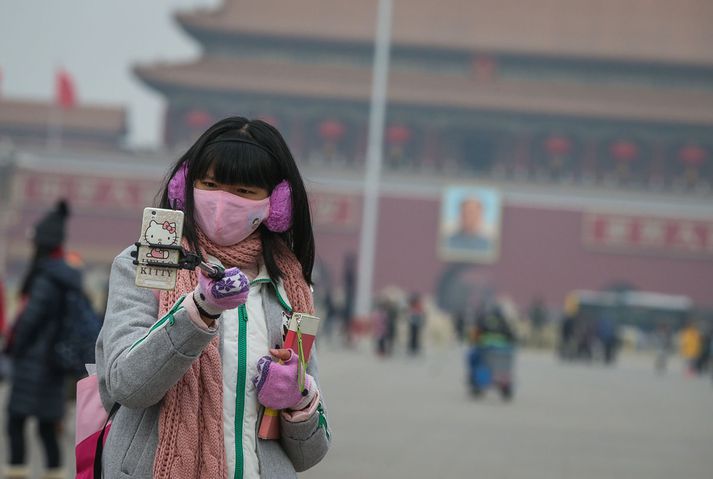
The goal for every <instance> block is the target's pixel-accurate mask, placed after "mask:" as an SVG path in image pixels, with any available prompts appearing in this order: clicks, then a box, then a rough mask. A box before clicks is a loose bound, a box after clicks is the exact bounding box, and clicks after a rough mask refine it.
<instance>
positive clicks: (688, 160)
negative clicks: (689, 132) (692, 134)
mask: <svg viewBox="0 0 713 479" xmlns="http://www.w3.org/2000/svg"><path fill="white" fill-rule="evenodd" d="M706 156H707V155H706V150H704V149H703V148H701V147H700V146H697V145H687V146H684V147H683V148H681V150H680V151H679V152H678V158H679V160H680V161H681V162H682V163H683V164H684V165H686V166H688V167H694V168H696V167H699V166H701V165H702V164H703V163H704V162H705V161H706Z"/></svg>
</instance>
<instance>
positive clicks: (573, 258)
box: [317, 198, 713, 307]
mask: <svg viewBox="0 0 713 479" xmlns="http://www.w3.org/2000/svg"><path fill="white" fill-rule="evenodd" d="M439 208H440V202H439V201H438V200H435V199H433V200H431V199H410V198H382V200H381V202H380V212H379V231H378V239H377V254H376V261H377V264H376V268H375V287H376V289H377V290H378V289H380V288H383V287H384V286H388V285H397V286H400V287H402V288H403V289H405V290H407V291H420V292H427V293H433V292H434V291H435V286H436V282H437V280H438V278H439V276H440V274H441V273H442V272H443V270H444V268H445V267H446V266H447V265H446V263H444V262H442V261H441V260H440V259H439V258H438V255H437V234H438V220H439ZM582 216H583V213H582V212H579V211H568V210H552V209H542V208H531V207H525V206H514V205H509V206H505V207H504V209H503V216H502V229H501V243H500V255H499V259H498V260H497V261H496V262H494V263H493V264H490V265H486V264H482V265H480V264H478V265H475V264H474V265H472V266H471V267H469V273H467V278H468V281H469V282H470V283H472V284H474V285H477V286H489V287H494V288H495V290H496V292H497V293H503V294H508V295H509V296H511V297H512V298H513V299H514V300H515V301H516V302H517V303H518V305H520V306H521V307H525V306H526V305H528V304H529V303H530V301H531V300H532V299H533V297H535V296H536V295H542V296H543V297H544V298H545V300H546V301H547V303H548V304H550V305H552V306H558V305H561V304H562V303H563V300H564V296H565V295H566V294H567V293H568V292H569V291H571V290H573V289H600V288H603V287H606V286H609V285H611V284H612V283H614V282H626V283H631V284H632V285H634V286H635V287H636V288H637V289H640V290H647V291H654V292H660V293H670V294H684V295H687V296H689V297H691V298H692V299H693V300H694V301H695V302H696V303H697V304H699V305H705V306H713V286H712V285H713V261H712V260H711V259H693V258H680V257H678V258H677V257H665V256H659V257H656V256H645V255H635V254H614V253H602V252H595V251H588V250H587V249H585V247H584V245H583V242H582ZM358 236H359V232H358V230H356V229H355V230H354V231H351V232H347V233H344V232H342V233H334V232H328V231H323V230H318V231H317V252H318V256H319V257H320V258H322V259H323V260H324V261H325V262H326V263H327V265H328V266H329V268H330V271H331V272H332V274H333V275H335V276H334V278H335V279H336V280H337V281H338V284H340V281H341V274H342V273H341V270H342V265H343V258H344V255H345V254H347V253H348V252H357V251H358Z"/></svg>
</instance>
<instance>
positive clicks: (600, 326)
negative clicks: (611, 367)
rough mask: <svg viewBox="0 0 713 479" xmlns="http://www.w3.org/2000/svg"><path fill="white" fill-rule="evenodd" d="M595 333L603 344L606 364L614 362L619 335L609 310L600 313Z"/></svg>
mask: <svg viewBox="0 0 713 479" xmlns="http://www.w3.org/2000/svg"><path fill="white" fill-rule="evenodd" d="M595 334H596V338H597V341H598V342H599V345H600V346H601V350H602V359H603V360H604V364H612V363H613V362H614V360H615V359H616V349H617V345H618V342H619V337H618V332H617V328H616V322H615V320H614V318H612V317H611V314H610V313H609V312H607V311H604V312H602V313H601V314H600V316H599V318H598V319H597V323H596V330H595Z"/></svg>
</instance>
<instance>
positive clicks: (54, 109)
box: [47, 103, 62, 151]
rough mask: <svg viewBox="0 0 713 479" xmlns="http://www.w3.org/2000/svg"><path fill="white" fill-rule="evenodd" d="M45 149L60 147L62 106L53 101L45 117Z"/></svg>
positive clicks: (58, 148) (55, 149)
mask: <svg viewBox="0 0 713 479" xmlns="http://www.w3.org/2000/svg"><path fill="white" fill-rule="evenodd" d="M47 149H48V150H50V151H57V150H60V149H62V106H60V105H57V104H56V103H53V104H52V106H50V111H49V117H48V119H47Z"/></svg>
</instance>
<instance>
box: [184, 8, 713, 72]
mask: <svg viewBox="0 0 713 479" xmlns="http://www.w3.org/2000/svg"><path fill="white" fill-rule="evenodd" d="M376 5H377V0H359V1H348V0H300V1H293V2H285V1H283V0H260V1H259V2H255V1H246V0H226V3H225V5H223V6H222V7H220V8H219V9H217V10H210V11H209V10H200V11H194V12H188V13H180V14H178V15H177V19H178V21H179V22H180V23H181V24H183V25H184V26H185V27H186V28H187V29H188V30H194V31H195V30H208V31H222V32H227V33H241V34H254V35H260V36H286V37H302V38H314V39H323V40H333V41H346V42H369V43H370V42H372V41H373V37H374V32H375V18H376ZM394 9H395V11H394V16H393V18H394V22H393V35H392V36H393V40H394V43H396V44H401V45H410V46H428V47H435V48H446V49H464V50H484V51H493V52H514V53H525V54H544V55H554V56H574V57H586V58H602V59H621V60H631V59H636V60H644V61H654V62H673V63H691V64H703V65H708V66H711V65H713V48H711V45H713V28H711V24H712V23H713V2H711V1H710V0H677V1H676V2H671V1H670V0H538V1H530V2H524V1H522V0H439V1H434V0H403V1H397V2H394Z"/></svg>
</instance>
